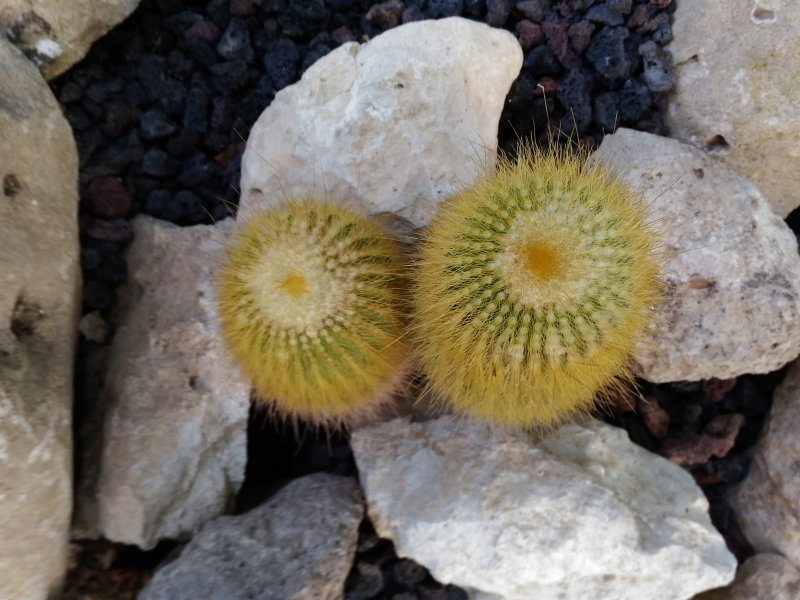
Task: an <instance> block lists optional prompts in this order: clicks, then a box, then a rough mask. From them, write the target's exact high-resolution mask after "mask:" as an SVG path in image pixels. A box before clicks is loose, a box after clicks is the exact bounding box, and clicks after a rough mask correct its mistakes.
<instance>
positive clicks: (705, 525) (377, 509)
mask: <svg viewBox="0 0 800 600" xmlns="http://www.w3.org/2000/svg"><path fill="white" fill-rule="evenodd" d="M351 444H352V447H353V452H354V454H355V458H356V462H357V464H358V469H359V473H360V478H361V483H362V486H363V487H364V493H365V496H366V498H367V507H368V511H369V515H370V517H371V519H372V522H373V523H374V524H375V528H376V531H377V532H378V534H379V535H381V536H382V537H388V538H391V539H392V540H393V541H394V543H395V547H396V549H397V552H398V554H399V555H400V556H406V557H409V558H411V559H412V560H415V561H417V562H419V563H420V564H422V565H423V566H425V567H427V568H428V569H430V571H431V573H432V575H433V576H434V577H435V578H436V579H437V580H439V581H442V582H445V583H453V584H456V585H459V586H461V587H464V588H466V589H467V590H468V591H470V593H471V594H472V595H473V597H474V598H483V599H488V598H493V599H498V598H504V599H508V600H515V599H519V600H530V599H531V598H536V600H550V599H553V600H555V599H560V600H572V599H574V600H578V599H581V600H583V599H585V598H614V599H615V600H628V599H630V600H634V599H635V600H640V599H641V598H647V599H648V600H667V599H669V600H673V599H674V600H684V599H686V598H689V597H691V596H692V595H693V594H695V593H698V592H700V591H702V590H706V589H709V588H714V587H718V586H720V585H724V584H726V583H727V582H729V581H730V580H731V579H732V578H733V575H734V571H735V569H736V560H735V558H734V557H733V556H732V555H731V554H730V552H728V550H727V549H726V547H725V543H724V541H723V540H722V537H721V536H720V535H719V533H718V532H717V531H716V530H715V529H714V527H713V526H712V525H711V521H710V518H709V516H708V502H707V501H706V499H705V497H704V496H703V493H702V492H701V491H700V489H699V488H698V487H697V485H696V484H695V483H694V481H693V480H692V477H691V476H690V475H689V474H688V473H687V472H686V471H684V470H683V469H681V468H680V467H677V466H676V465H673V464H671V463H670V462H668V461H667V460H665V459H663V458H661V457H658V456H655V455H653V454H650V453H649V452H647V451H645V450H644V449H642V448H640V447H638V446H635V445H633V444H632V443H631V442H630V440H629V439H628V437H627V434H626V433H625V431H623V430H621V429H617V428H613V427H611V426H608V425H604V424H602V423H599V422H594V423H587V424H586V425H565V426H563V427H561V428H560V429H557V430H555V431H553V432H551V433H550V434H547V435H546V436H545V437H542V438H540V439H536V440H532V439H529V438H527V437H525V435H524V434H521V433H515V432H510V431H503V430H501V429H499V428H491V427H489V426H487V425H483V424H478V423H458V422H455V421H453V419H452V418H447V417H445V418H441V419H438V420H434V421H428V422H425V423H411V422H409V421H407V420H403V419H397V420H394V421H390V422H388V423H384V424H381V425H377V426H371V427H366V428H362V429H359V430H356V431H354V432H353V434H352V440H351Z"/></svg>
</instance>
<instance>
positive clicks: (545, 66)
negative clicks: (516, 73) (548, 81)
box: [523, 46, 561, 77]
mask: <svg viewBox="0 0 800 600" xmlns="http://www.w3.org/2000/svg"><path fill="white" fill-rule="evenodd" d="M523 68H524V69H525V70H526V71H530V73H531V74H533V75H534V76H536V77H541V76H542V75H556V74H558V73H559V72H561V63H560V62H559V60H558V57H556V55H555V54H553V51H552V50H551V49H550V48H549V47H548V46H537V47H536V48H534V49H533V50H531V51H530V52H528V56H526V57H525V60H524V61H523Z"/></svg>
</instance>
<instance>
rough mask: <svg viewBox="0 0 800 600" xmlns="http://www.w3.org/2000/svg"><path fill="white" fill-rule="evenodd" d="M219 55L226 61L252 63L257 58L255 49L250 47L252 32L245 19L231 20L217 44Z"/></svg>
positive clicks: (235, 18)
mask: <svg viewBox="0 0 800 600" xmlns="http://www.w3.org/2000/svg"><path fill="white" fill-rule="evenodd" d="M217 54H219V55H220V56H221V57H222V58H224V59H225V60H244V61H246V62H252V60H253V58H255V54H254V53H253V48H252V47H251V46H250V32H249V31H248V30H247V23H245V21H244V20H243V19H239V18H237V17H234V18H232V19H231V22H230V23H229V24H228V27H227V29H225V33H223V34H222V38H220V40H219V43H218V44H217Z"/></svg>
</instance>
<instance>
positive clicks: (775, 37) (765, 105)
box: [667, 0, 800, 216]
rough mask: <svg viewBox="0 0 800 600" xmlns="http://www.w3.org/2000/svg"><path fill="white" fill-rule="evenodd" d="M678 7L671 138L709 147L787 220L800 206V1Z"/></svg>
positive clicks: (719, 0) (724, 0)
mask: <svg viewBox="0 0 800 600" xmlns="http://www.w3.org/2000/svg"><path fill="white" fill-rule="evenodd" d="M677 5H678V6H677V10H676V11H675V16H674V22H673V25H672V31H673V32H674V36H675V38H674V40H673V42H672V43H671V44H670V45H669V46H668V50H669V51H670V52H671V53H672V56H673V58H674V60H675V64H676V67H677V72H678V85H677V87H676V88H675V90H674V91H673V93H672V94H670V103H669V107H668V112H667V122H668V125H669V127H670V130H671V135H673V136H675V137H678V138H680V139H682V140H684V141H689V142H692V143H694V144H696V145H698V146H701V147H705V148H708V149H709V150H710V151H711V152H712V153H713V154H714V156H716V157H718V158H719V159H721V160H723V161H725V162H726V163H727V164H729V165H730V166H732V167H733V168H735V169H736V170H737V171H739V172H740V173H742V174H743V175H745V176H747V177H749V178H750V179H752V180H753V181H754V182H755V183H756V184H758V186H759V187H760V188H761V190H762V191H763V192H764V195H765V196H767V197H768V198H769V200H770V202H771V203H772V206H773V207H774V209H775V210H776V211H777V212H778V213H779V214H780V215H782V216H786V215H787V214H789V212H790V211H791V210H792V209H793V208H795V207H796V206H798V205H800V186H798V180H797V173H800V102H798V98H800V60H798V59H797V57H798V56H800V2H797V1H796V0H750V1H749V2H733V3H731V2H730V0H704V1H703V2H677ZM718 136H721V138H722V139H721V138H719V137H718ZM723 139H724V142H723Z"/></svg>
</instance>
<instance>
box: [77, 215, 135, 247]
mask: <svg viewBox="0 0 800 600" xmlns="http://www.w3.org/2000/svg"><path fill="white" fill-rule="evenodd" d="M86 235H88V236H89V237H90V238H92V239H95V240H102V241H105V242H127V241H128V240H130V239H131V237H132V235H133V233H132V232H131V226H130V224H129V223H128V221H126V220H125V219H109V220H107V221H106V220H102V219H94V220H92V221H90V222H89V224H88V225H87V227H86Z"/></svg>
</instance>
